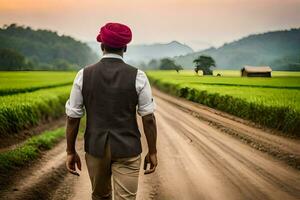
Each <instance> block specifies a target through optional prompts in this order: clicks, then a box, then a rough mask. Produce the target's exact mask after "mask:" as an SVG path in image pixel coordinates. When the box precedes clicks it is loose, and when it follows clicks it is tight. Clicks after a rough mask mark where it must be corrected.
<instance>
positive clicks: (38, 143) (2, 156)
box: [0, 128, 65, 172]
mask: <svg viewBox="0 0 300 200" xmlns="http://www.w3.org/2000/svg"><path fill="white" fill-rule="evenodd" d="M64 135H65V131H64V128H59V129H56V130H54V131H47V132H45V133H42V134H41V135H38V136H34V137H32V138H30V139H28V140H27V141H26V142H25V143H24V144H22V146H19V147H17V148H16V149H13V150H10V151H7V152H3V153H0V171H1V172H4V171H8V170H10V169H12V168H14V167H21V166H24V165H25V164H27V163H29V162H30V161H32V160H34V159H36V158H37V157H38V156H39V155H40V153H41V151H43V150H48V149H50V148H51V147H52V146H53V145H54V144H56V143H57V142H58V141H59V140H60V139H61V138H63V137H64Z"/></svg>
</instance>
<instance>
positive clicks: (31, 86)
mask: <svg viewBox="0 0 300 200" xmlns="http://www.w3.org/2000/svg"><path fill="white" fill-rule="evenodd" d="M75 75H76V72H50V71H49V72H48V71H42V72H0V96H3V95H10V94H17V93H24V92H32V91H35V90H39V89H45V88H52V87H59V86H65V85H71V84H72V82H73V79H74V77H75Z"/></svg>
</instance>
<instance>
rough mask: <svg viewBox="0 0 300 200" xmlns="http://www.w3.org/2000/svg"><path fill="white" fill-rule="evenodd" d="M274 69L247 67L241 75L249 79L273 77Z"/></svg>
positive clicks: (242, 70)
mask: <svg viewBox="0 0 300 200" xmlns="http://www.w3.org/2000/svg"><path fill="white" fill-rule="evenodd" d="M271 72H272V69H271V67H269V66H245V67H243V68H242V69H241V75H242V76H247V77H271Z"/></svg>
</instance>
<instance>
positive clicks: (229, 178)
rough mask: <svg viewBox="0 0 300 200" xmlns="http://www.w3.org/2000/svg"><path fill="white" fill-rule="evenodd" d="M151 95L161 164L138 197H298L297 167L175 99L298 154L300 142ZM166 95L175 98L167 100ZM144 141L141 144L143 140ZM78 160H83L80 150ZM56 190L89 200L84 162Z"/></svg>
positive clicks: (68, 196)
mask: <svg viewBox="0 0 300 200" xmlns="http://www.w3.org/2000/svg"><path fill="white" fill-rule="evenodd" d="M155 94H156V103H157V111H156V118H157V124H158V160H159V166H158V168H157V171H156V172H155V173H154V174H151V175H147V176H145V175H143V174H142V172H141V176H140V181H139V192H138V199H140V200H141V199H145V200H148V199H158V200H177V199H178V200H198V199H199V200H201V199H216V200H226V199H228V200H235V199H247V200H248V199H262V200H268V199H278V200H282V199H284V200H289V199H300V173H299V172H300V171H299V170H297V169H295V167H291V166H288V165H287V164H286V163H285V162H282V160H281V159H280V158H276V157H274V156H273V157H272V156H270V155H269V154H268V153H263V152H262V151H259V150H257V149H256V148H255V147H253V146H252V145H249V144H248V143H245V142H243V141H241V140H240V138H237V137H234V136H232V135H231V134H226V133H225V132H226V131H225V132H224V130H223V128H221V129H220V126H218V127H216V124H214V123H211V122H208V121H209V120H208V121H207V120H201V119H199V117H195V116H193V115H192V114H191V113H189V112H186V111H183V109H182V108H180V105H175V103H174V102H176V101H179V103H180V104H183V105H181V106H185V107H186V108H189V109H190V110H197V109H199V112H203V113H202V115H203V116H205V115H207V117H211V118H212V119H213V118H216V119H217V120H218V121H219V122H222V124H223V125H224V124H225V125H226V123H228V124H229V125H226V126H230V127H228V129H230V130H235V131H239V132H241V135H244V136H243V137H246V138H248V139H249V138H250V139H251V138H252V139H253V140H255V141H256V142H258V143H262V144H263V145H262V146H268V148H271V149H272V148H273V149H277V150H279V152H285V153H287V154H288V155H293V156H294V157H296V158H298V156H299V148H298V147H299V141H297V140H290V139H286V138H282V137H280V136H274V135H269V134H268V133H265V132H264V131H262V130H259V129H256V128H253V127H249V126H248V125H247V124H245V123H243V122H241V121H239V120H232V119H230V117H222V116H221V115H220V114H218V112H216V111H212V110H209V109H202V108H201V107H198V108H196V107H193V105H192V104H190V103H187V102H184V101H181V100H178V99H175V98H174V99H172V98H173V97H169V96H163V95H162V94H160V93H158V92H155ZM167 98H171V100H170V99H169V100H170V101H174V102H173V103H170V101H169V100H168V99H167ZM177 103H178V102H177ZM206 112H207V113H206ZM230 120H231V121H230ZM225 125H224V126H225ZM251 134H253V135H251ZM142 141H143V148H144V147H145V139H144V138H142ZM81 145H82V143H80V146H81ZM57 148H58V147H57ZM59 148H61V147H59ZM64 148H65V147H63V148H61V149H62V150H64ZM81 149H82V148H81ZM56 151H57V150H56ZM145 152H146V148H144V151H143V153H145ZM292 153H293V154H292ZM57 158H59V159H57ZM57 158H56V159H57V160H58V161H57V163H58V164H61V162H62V161H61V156H60V154H57ZM81 158H82V159H83V160H84V153H83V152H82V150H81ZM51 163H52V164H51V166H52V165H53V162H51ZM48 168H49V167H48ZM37 174H38V173H37ZM24 184H26V183H23V185H24ZM58 188H59V189H56V191H55V192H54V194H52V195H51V199H72V200H83V199H89V197H90V182H89V178H88V174H87V171H86V167H85V165H84V168H83V171H82V172H81V176H80V177H74V176H71V175H67V176H66V177H64V181H62V183H60V187H58ZM18 193H19V192H18Z"/></svg>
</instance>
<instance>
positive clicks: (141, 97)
mask: <svg viewBox="0 0 300 200" xmlns="http://www.w3.org/2000/svg"><path fill="white" fill-rule="evenodd" d="M131 39H132V33H131V30H130V28H129V27H127V26H126V25H123V24H119V23H108V24H106V25H105V26H103V27H102V28H101V30H100V33H99V35H98V37H97V41H98V42H101V49H102V51H103V57H102V59H101V60H100V61H99V62H98V63H96V64H94V65H91V66H88V67H85V68H84V69H82V70H80V71H79V72H78V74H77V76H76V78H75V80H74V84H73V88H72V91H71V94H70V99H69V100H68V101H67V103H66V114H67V116H68V117H67V129H66V137H67V162H66V166H67V169H68V171H69V172H70V173H72V174H74V175H78V176H79V174H78V172H77V171H76V167H75V165H76V166H77V168H78V169H79V170H81V161H80V158H79V156H78V154H77V152H76V149H75V142H76V137H77V133H78V128H79V123H80V118H81V117H82V116H83V115H84V113H85V110H86V113H87V121H86V130H85V135H84V143H85V151H86V154H85V158H86V163H87V168H88V173H89V176H90V179H91V183H92V199H93V200H96V199H97V200H98V199H112V189H111V188H112V185H111V176H112V180H113V187H114V199H115V200H118V199H135V198H136V193H137V186H138V176H139V170H140V163H141V156H140V154H141V151H142V149H141V141H140V132H139V129H138V125H137V121H136V108H137V112H138V114H139V115H141V116H142V122H143V127H144V132H145V135H146V139H147V143H148V149H149V152H148V154H147V155H146V157H145V161H144V170H145V172H144V173H145V174H150V173H152V172H154V171H155V168H156V166H157V157H156V135H157V133H156V121H155V116H154V114H153V112H154V108H155V104H154V102H153V98H152V93H151V88H150V84H149V81H148V79H147V77H146V75H145V73H144V72H142V71H140V70H138V69H136V68H134V67H132V66H130V65H128V64H126V63H125V62H124V61H123V53H124V52H126V48H127V44H128V43H129V42H130V41H131ZM148 164H150V169H147V165H148Z"/></svg>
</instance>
